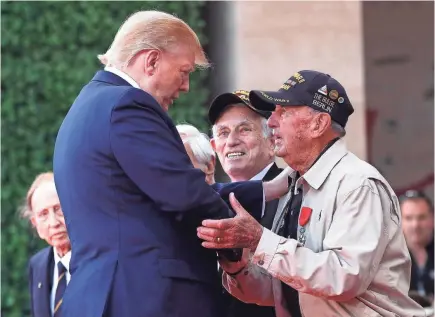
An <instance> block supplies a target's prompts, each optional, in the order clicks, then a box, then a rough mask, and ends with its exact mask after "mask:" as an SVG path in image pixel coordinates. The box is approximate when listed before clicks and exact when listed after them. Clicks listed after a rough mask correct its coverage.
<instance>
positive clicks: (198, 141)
mask: <svg viewBox="0 0 435 317" xmlns="http://www.w3.org/2000/svg"><path fill="white" fill-rule="evenodd" d="M176 128H177V130H178V133H179V134H180V136H181V139H182V140H183V144H185V143H187V144H189V145H190V148H191V149H192V153H193V155H195V158H196V159H197V161H198V163H199V164H202V165H204V166H207V164H209V163H210V162H211V160H212V159H213V158H214V157H216V154H215V152H214V151H213V148H212V146H211V144H210V138H209V137H208V135H207V134H205V133H202V132H200V131H199V130H198V129H197V128H195V127H194V126H193V125H190V124H179V125H177V126H176Z"/></svg>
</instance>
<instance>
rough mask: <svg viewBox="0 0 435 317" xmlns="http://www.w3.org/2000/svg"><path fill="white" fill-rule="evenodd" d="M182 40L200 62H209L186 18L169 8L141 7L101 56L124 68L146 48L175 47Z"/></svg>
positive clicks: (196, 61) (165, 48)
mask: <svg viewBox="0 0 435 317" xmlns="http://www.w3.org/2000/svg"><path fill="white" fill-rule="evenodd" d="M180 44H184V45H187V47H189V48H190V49H192V50H193V51H194V53H195V64H196V65H197V66H199V67H202V68H207V67H208V66H209V63H208V60H207V57H206V56H205V54H204V50H203V49H202V46H201V43H200V42H199V39H198V36H197V35H196V33H195V32H194V31H193V30H192V28H190V26H189V25H187V23H186V22H184V21H183V20H181V19H179V18H177V17H175V16H173V15H171V14H168V13H165V12H160V11H155V10H150V11H139V12H136V13H134V14H133V15H131V16H130V17H129V18H128V19H127V20H126V21H125V22H124V23H123V24H122V26H121V27H120V28H119V30H118V32H117V34H116V36H115V38H114V39H113V42H112V44H111V45H110V48H109V49H108V50H107V52H106V53H105V54H102V55H98V58H99V60H100V61H101V62H102V63H103V64H104V65H107V66H116V67H119V68H121V69H122V68H124V67H126V66H128V64H129V63H130V61H131V60H132V58H133V57H134V56H135V55H136V54H137V53H139V52H140V51H142V50H147V49H158V50H161V51H173V50H175V49H176V48H177V46H178V45H180Z"/></svg>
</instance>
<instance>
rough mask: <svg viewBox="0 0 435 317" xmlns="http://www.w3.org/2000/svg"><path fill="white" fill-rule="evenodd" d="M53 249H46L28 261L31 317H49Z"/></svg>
mask: <svg viewBox="0 0 435 317" xmlns="http://www.w3.org/2000/svg"><path fill="white" fill-rule="evenodd" d="M53 272H54V255H53V248H52V247H46V248H44V249H42V250H41V251H39V252H38V253H36V254H35V255H34V256H32V257H31V258H30V261H29V272H28V273H29V291H30V311H31V313H32V317H51V311H50V294H51V288H52V286H53V285H52V284H53Z"/></svg>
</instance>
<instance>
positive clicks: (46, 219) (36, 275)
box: [21, 172, 71, 317]
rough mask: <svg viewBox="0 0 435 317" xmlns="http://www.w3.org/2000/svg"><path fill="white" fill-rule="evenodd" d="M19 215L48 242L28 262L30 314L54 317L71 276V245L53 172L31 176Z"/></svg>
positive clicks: (56, 314) (38, 316)
mask: <svg viewBox="0 0 435 317" xmlns="http://www.w3.org/2000/svg"><path fill="white" fill-rule="evenodd" d="M21 215H22V216H23V218H26V219H28V220H30V221H31V223H32V225H33V226H34V227H35V229H36V231H37V233H38V235H39V237H40V238H41V239H44V240H45V241H46V242H47V243H48V244H49V245H50V246H49V247H46V248H44V249H42V250H40V251H39V252H38V253H36V254H35V255H34V256H32V258H31V259H30V261H29V266H28V270H29V272H28V277H29V291H30V301H31V302H30V310H31V314H32V317H49V316H55V317H57V316H58V308H59V306H60V302H61V299H62V296H63V293H64V291H65V288H66V286H67V284H68V282H69V281H70V278H71V275H70V273H69V270H68V269H69V261H70V258H71V245H70V241H69V238H68V234H67V230H66V226H65V219H64V217H63V213H62V209H61V208H60V202H59V198H58V195H57V192H56V187H55V185H54V177H53V173H50V172H48V173H43V174H40V175H38V176H37V177H36V178H35V180H34V181H33V184H32V185H31V186H30V188H29V190H28V192H27V196H26V203H25V205H24V206H23V208H22V211H21Z"/></svg>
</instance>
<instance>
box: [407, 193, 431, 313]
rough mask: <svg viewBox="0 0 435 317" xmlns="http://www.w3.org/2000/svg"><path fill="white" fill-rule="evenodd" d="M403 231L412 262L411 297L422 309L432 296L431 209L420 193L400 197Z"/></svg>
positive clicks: (423, 195) (427, 200) (425, 197)
mask: <svg viewBox="0 0 435 317" xmlns="http://www.w3.org/2000/svg"><path fill="white" fill-rule="evenodd" d="M400 206H401V210H402V228H403V232H404V234H405V238H406V243H407V245H408V248H409V252H410V254H411V259H412V271H411V286H410V295H412V297H413V298H415V299H416V300H417V301H418V302H419V303H420V304H421V305H422V306H423V307H427V306H431V305H432V303H433V297H434V209H433V204H432V202H431V200H430V199H429V198H428V197H427V196H426V195H425V194H424V193H423V192H421V191H417V190H408V191H407V192H405V194H404V195H402V196H401V197H400Z"/></svg>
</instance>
